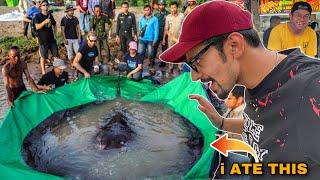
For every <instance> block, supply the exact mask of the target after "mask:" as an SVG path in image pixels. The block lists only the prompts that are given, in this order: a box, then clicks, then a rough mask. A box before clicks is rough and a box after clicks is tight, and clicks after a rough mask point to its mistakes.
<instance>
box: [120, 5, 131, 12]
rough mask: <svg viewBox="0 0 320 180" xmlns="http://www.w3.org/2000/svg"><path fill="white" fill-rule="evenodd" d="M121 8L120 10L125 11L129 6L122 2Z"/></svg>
mask: <svg viewBox="0 0 320 180" xmlns="http://www.w3.org/2000/svg"><path fill="white" fill-rule="evenodd" d="M121 10H122V12H124V13H127V12H128V10H129V6H128V5H126V4H123V5H122V6H121Z"/></svg>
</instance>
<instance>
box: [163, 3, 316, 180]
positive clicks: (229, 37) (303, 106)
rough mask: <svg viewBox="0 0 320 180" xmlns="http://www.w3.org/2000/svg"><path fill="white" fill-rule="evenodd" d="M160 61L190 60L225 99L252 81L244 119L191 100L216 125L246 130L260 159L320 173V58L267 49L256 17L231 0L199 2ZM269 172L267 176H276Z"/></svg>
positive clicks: (194, 76) (199, 77)
mask: <svg viewBox="0 0 320 180" xmlns="http://www.w3.org/2000/svg"><path fill="white" fill-rule="evenodd" d="M160 59H161V60H163V61H166V62H171V63H181V62H185V63H187V64H188V65H189V66H190V67H191V68H192V71H191V78H192V80H194V81H197V80H200V81H201V82H203V83H206V84H208V85H209V87H210V89H211V90H212V91H213V92H214V93H215V94H216V95H217V96H219V97H220V98H221V99H225V98H226V97H227V95H228V93H229V92H230V91H231V90H232V88H233V87H234V86H235V85H236V84H239V85H244V86H246V88H247V91H246V95H245V101H246V104H247V106H246V108H245V110H244V111H245V112H244V118H234V119H230V118H224V117H222V116H221V115H220V114H218V113H217V111H216V109H215V108H214V107H213V106H212V105H211V104H210V103H209V102H208V100H206V99H205V98H204V97H202V96H200V95H190V98H191V100H196V101H197V102H198V103H199V106H198V108H199V110H200V111H202V112H203V113H204V114H205V115H206V116H207V117H208V118H209V119H210V120H211V122H212V123H213V125H214V126H215V127H217V128H219V129H221V130H224V131H227V132H233V133H238V134H241V135H242V137H243V140H244V141H245V142H246V143H247V144H249V145H250V146H251V147H252V148H253V149H254V150H255V152H256V155H257V156H256V157H255V159H257V160H258V161H259V162H262V163H263V164H264V165H266V163H268V162H304V163H306V164H308V173H307V174H306V175H304V176H303V178H305V179H318V178H319V177H320V171H319V162H320V144H319V143H316V142H318V137H320V131H319V127H320V105H319V103H320V91H319V88H320V83H319V82H320V73H319V72H320V61H319V60H318V59H313V58H311V57H308V56H305V55H304V54H303V53H301V51H300V49H293V50H291V53H290V54H289V55H284V54H282V53H281V52H279V53H278V52H276V51H270V50H268V49H266V48H265V47H264V46H263V45H262V43H261V40H260V38H259V35H258V32H257V31H256V30H255V29H254V28H253V22H252V15H251V14H250V13H249V12H248V11H245V10H243V9H242V8H240V7H239V6H238V5H236V4H234V3H231V2H227V1H210V2H207V3H204V4H202V5H200V6H198V7H196V8H195V9H194V10H193V11H192V12H191V13H190V14H189V15H188V16H187V17H186V19H185V20H184V22H183V25H182V29H181V34H180V36H179V41H178V43H176V44H175V45H174V46H172V47H171V48H169V49H168V50H166V51H165V52H164V53H162V54H161V55H160ZM251 160H252V161H254V159H253V157H251ZM264 167H265V166H264ZM264 170H265V171H264V176H259V178H266V179H271V178H274V177H270V176H269V175H270V171H268V168H265V169H264ZM255 177H256V176H255ZM253 178H254V177H253ZM256 178H258V177H256ZM288 178H298V177H297V176H294V175H293V176H290V177H288Z"/></svg>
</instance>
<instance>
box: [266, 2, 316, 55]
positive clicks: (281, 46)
mask: <svg viewBox="0 0 320 180" xmlns="http://www.w3.org/2000/svg"><path fill="white" fill-rule="evenodd" d="M311 12H312V8H311V6H310V4H309V3H307V2H302V1H300V2H296V3H294V4H293V6H292V8H291V12H290V14H289V16H290V21H289V22H288V23H284V24H279V25H278V26H277V27H275V28H273V29H272V31H271V33H270V37H269V41H268V49H270V50H275V51H280V50H285V49H288V48H293V47H300V49H301V50H302V51H303V52H304V53H305V54H306V55H309V56H311V57H315V55H316V54H317V35H316V33H315V31H314V30H312V29H311V28H310V27H309V26H308V24H309V20H310V17H311Z"/></svg>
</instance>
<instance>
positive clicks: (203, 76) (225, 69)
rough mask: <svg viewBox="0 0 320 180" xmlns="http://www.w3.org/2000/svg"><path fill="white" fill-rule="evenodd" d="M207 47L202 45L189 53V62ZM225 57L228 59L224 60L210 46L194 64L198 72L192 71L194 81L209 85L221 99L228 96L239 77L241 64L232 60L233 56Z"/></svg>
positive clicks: (227, 55)
mask: <svg viewBox="0 0 320 180" xmlns="http://www.w3.org/2000/svg"><path fill="white" fill-rule="evenodd" d="M205 47H207V46H206V45H204V44H200V45H198V46H196V47H194V48H193V49H191V51H189V52H187V54H186V56H187V61H190V59H192V58H194V57H195V56H196V55H197V54H199V52H200V51H201V50H203V49H204V48H205ZM225 56H226V59H223V57H222V56H221V54H220V53H219V51H218V50H217V49H216V48H215V47H214V46H210V48H209V49H208V50H207V51H206V52H205V53H204V54H202V55H201V56H200V57H199V59H198V60H197V61H196V62H195V63H194V65H195V66H196V68H197V71H198V72H196V71H195V70H192V71H191V77H192V80H193V81H197V80H201V82H203V83H208V85H209V88H210V89H211V90H212V91H213V92H214V93H215V94H217V95H218V97H219V98H220V99H225V98H226V97H227V96H228V93H229V92H230V91H231V90H232V88H233V86H234V85H235V84H236V82H237V79H238V76H239V64H238V63H237V61H235V60H234V59H233V58H232V57H233V55H229V54H225Z"/></svg>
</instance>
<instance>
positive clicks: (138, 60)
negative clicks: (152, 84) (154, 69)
mask: <svg viewBox="0 0 320 180" xmlns="http://www.w3.org/2000/svg"><path fill="white" fill-rule="evenodd" d="M128 49H129V52H128V53H126V54H125V55H124V62H125V63H126V64H127V72H128V74H127V78H132V79H133V80H135V81H139V80H141V79H142V62H143V59H142V57H141V55H140V54H138V53H137V50H138V45H137V43H136V42H135V41H131V42H130V43H129V48H128Z"/></svg>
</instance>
